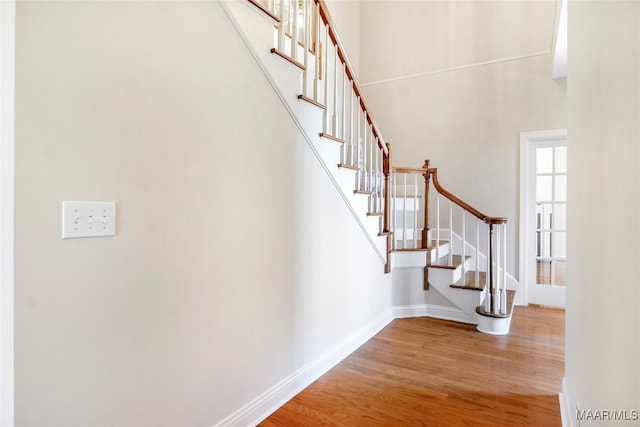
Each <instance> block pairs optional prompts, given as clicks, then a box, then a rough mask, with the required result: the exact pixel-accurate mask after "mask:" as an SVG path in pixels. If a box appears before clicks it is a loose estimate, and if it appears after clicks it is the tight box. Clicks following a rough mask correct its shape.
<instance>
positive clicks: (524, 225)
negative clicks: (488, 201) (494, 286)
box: [516, 129, 567, 305]
mask: <svg viewBox="0 0 640 427" xmlns="http://www.w3.org/2000/svg"><path fill="white" fill-rule="evenodd" d="M559 138H565V139H566V138H567V130H566V129H551V130H543V131H534V132H521V133H520V217H519V222H518V224H519V225H518V228H519V230H518V240H519V251H518V253H519V254H520V259H519V260H518V272H519V277H518V279H519V282H520V284H521V285H522V286H521V287H520V292H519V293H518V295H517V296H516V299H517V301H516V304H518V305H527V304H529V299H530V298H529V289H528V282H527V278H531V277H532V274H533V275H534V276H533V277H535V272H534V271H531V268H532V265H531V263H530V262H527V260H531V259H533V257H534V255H533V253H532V249H531V245H527V244H526V243H527V235H528V232H529V229H530V227H531V224H532V221H533V218H532V217H531V215H530V209H529V207H530V206H529V204H530V200H531V199H532V197H533V189H532V188H531V185H530V182H529V181H530V178H529V177H530V176H531V160H530V154H531V153H530V151H531V147H532V143H536V142H544V141H551V140H553V139H559ZM518 297H519V298H518Z"/></svg>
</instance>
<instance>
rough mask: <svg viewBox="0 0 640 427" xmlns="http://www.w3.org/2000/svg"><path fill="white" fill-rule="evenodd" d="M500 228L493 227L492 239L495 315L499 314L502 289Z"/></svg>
mask: <svg viewBox="0 0 640 427" xmlns="http://www.w3.org/2000/svg"><path fill="white" fill-rule="evenodd" d="M501 228H502V227H500V226H499V225H498V226H497V227H494V229H495V233H496V234H495V239H494V247H495V248H496V269H495V274H496V291H495V293H494V296H495V298H496V302H495V303H494V305H493V308H494V311H495V313H500V301H501V297H500V291H501V289H502V275H501V274H500V261H501V259H502V257H501V256H500V255H501V253H500V243H501V242H502V239H501V238H500V237H501V236H500V229H501Z"/></svg>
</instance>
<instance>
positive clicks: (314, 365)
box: [215, 310, 393, 426]
mask: <svg viewBox="0 0 640 427" xmlns="http://www.w3.org/2000/svg"><path fill="white" fill-rule="evenodd" d="M392 320H393V316H392V312H391V310H388V311H387V312H386V313H385V314H384V315H382V316H379V317H378V318H376V319H374V320H373V321H372V322H370V323H369V324H368V325H366V326H364V327H363V328H361V329H360V330H358V331H356V332H354V333H353V334H351V335H350V336H348V337H347V338H346V339H345V340H344V341H343V342H342V343H340V344H338V345H336V346H335V347H333V348H331V349H329V350H327V351H326V352H325V353H324V354H322V355H320V356H319V357H317V358H316V359H314V360H312V361H311V362H309V363H307V364H306V365H305V366H303V367H302V368H300V369H298V370H297V371H296V372H294V373H293V374H291V375H289V376H288V377H286V378H285V379H283V380H282V381H280V382H279V383H277V384H276V385H274V386H273V387H271V388H270V389H268V390H267V391H265V392H264V393H262V394H261V395H260V396H258V397H256V398H255V399H253V400H252V401H250V402H249V403H247V404H246V405H244V406H243V407H241V408H240V409H238V410H237V411H235V412H234V413H232V414H230V415H229V416H227V417H226V418H224V419H223V420H221V421H219V422H218V423H216V424H215V426H255V425H257V424H258V423H260V422H261V421H263V420H264V419H265V418H267V417H268V416H269V415H271V414H272V413H273V412H275V411H276V410H277V409H278V408H280V407H281V406H282V405H284V404H285V403H286V402H288V401H289V400H290V399H291V398H293V397H294V396H295V395H296V394H298V393H300V392H301V391H302V390H304V389H305V388H306V387H308V386H309V385H310V384H311V383H312V382H314V381H315V380H317V379H318V378H320V377H321V376H322V375H324V374H325V373H326V372H327V371H329V370H330V369H331V368H333V367H334V366H336V365H337V364H338V363H340V362H341V361H342V360H343V359H344V358H346V357H347V356H349V355H350V354H351V353H353V352H354V351H355V350H357V349H358V347H360V346H361V345H362V344H364V343H365V342H367V341H368V340H370V339H371V338H372V337H374V336H375V335H376V334H377V333H378V332H380V331H381V330H382V329H383V328H384V327H385V326H387V325H388V324H389V323H390V322H391V321H392Z"/></svg>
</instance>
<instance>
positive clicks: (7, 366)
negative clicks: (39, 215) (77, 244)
mask: <svg viewBox="0 0 640 427" xmlns="http://www.w3.org/2000/svg"><path fill="white" fill-rule="evenodd" d="M15 7H16V5H15V1H14V0H1V1H0V102H1V103H0V378H1V379H2V380H1V381H0V425H2V426H10V425H13V424H14V376H13V375H14V374H13V362H14V360H13V358H14V356H13V339H14V338H13V325H14V321H13V313H14V312H13V304H14V266H13V256H14V254H13V215H14V214H13V207H14V187H13V186H14V149H15V147H14V144H15V142H14V117H15V112H14V96H15V88H14V82H15V76H14V73H15V10H16V9H15Z"/></svg>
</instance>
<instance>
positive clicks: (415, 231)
mask: <svg viewBox="0 0 640 427" xmlns="http://www.w3.org/2000/svg"><path fill="white" fill-rule="evenodd" d="M413 247H414V248H418V174H417V173H414V174H413Z"/></svg>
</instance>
